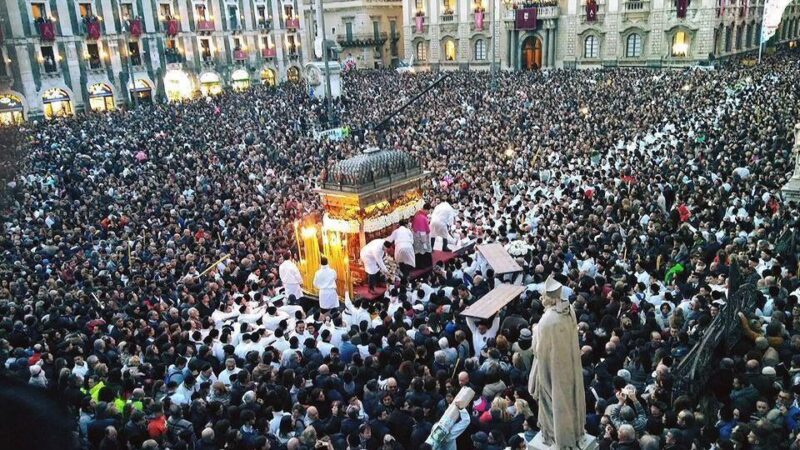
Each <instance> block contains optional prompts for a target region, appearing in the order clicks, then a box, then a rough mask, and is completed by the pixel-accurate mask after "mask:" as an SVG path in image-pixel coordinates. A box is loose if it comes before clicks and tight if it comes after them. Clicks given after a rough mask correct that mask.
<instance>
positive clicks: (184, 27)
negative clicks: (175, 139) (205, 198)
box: [0, 0, 305, 122]
mask: <svg viewBox="0 0 800 450" xmlns="http://www.w3.org/2000/svg"><path fill="white" fill-rule="evenodd" d="M298 6H299V5H298V4H297V0H14V1H7V2H0V17H3V18H6V20H3V21H2V22H0V31H2V34H1V35H0V36H2V37H0V60H1V61H2V64H0V121H3V122H9V121H19V120H24V119H25V118H27V117H28V116H29V115H30V116H38V115H44V116H45V117H56V116H63V115H71V114H74V113H75V112H76V111H78V110H83V109H86V110H88V109H92V110H97V111H103V110H109V109H114V108H115V107H117V106H118V105H121V104H123V103H125V102H148V101H152V100H153V99H155V98H169V99H183V98H188V97H191V96H195V95H213V94H215V93H217V92H219V91H220V90H221V89H222V88H223V87H229V88H233V89H240V88H245V87H247V86H249V85H250V84H252V83H266V84H270V85H272V84H275V83H278V82H282V81H299V80H300V79H301V77H302V62H303V60H304V57H305V55H304V52H303V38H302V37H301V34H302V33H301V31H302V29H303V23H302V17H301V16H302V15H301V14H299V10H298Z"/></svg>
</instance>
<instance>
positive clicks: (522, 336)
mask: <svg viewBox="0 0 800 450" xmlns="http://www.w3.org/2000/svg"><path fill="white" fill-rule="evenodd" d="M519 340H520V341H530V340H531V330H530V329H529V328H523V329H521V330H519Z"/></svg>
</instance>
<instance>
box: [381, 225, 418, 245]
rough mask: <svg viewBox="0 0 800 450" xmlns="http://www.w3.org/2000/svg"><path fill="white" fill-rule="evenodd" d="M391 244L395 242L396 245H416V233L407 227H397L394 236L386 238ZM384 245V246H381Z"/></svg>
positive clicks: (393, 232)
mask: <svg viewBox="0 0 800 450" xmlns="http://www.w3.org/2000/svg"><path fill="white" fill-rule="evenodd" d="M386 240H387V241H389V242H394V243H395V245H397V246H401V245H412V246H413V245H414V233H412V232H411V230H409V229H408V228H406V227H402V226H401V227H397V228H396V229H395V230H394V231H392V234H390V235H389V237H388V238H386ZM381 245H382V244H381Z"/></svg>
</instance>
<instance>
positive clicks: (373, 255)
mask: <svg viewBox="0 0 800 450" xmlns="http://www.w3.org/2000/svg"><path fill="white" fill-rule="evenodd" d="M412 240H413V237H412ZM383 242H384V240H383V239H375V240H373V241H371V242H370V243H369V244H367V245H365V246H364V248H362V249H361V262H363V263H364V270H365V271H366V272H367V273H368V274H369V275H375V274H376V273H378V272H388V269H386V264H384V263H383V255H384V254H385V252H384V250H383ZM315 284H316V283H315Z"/></svg>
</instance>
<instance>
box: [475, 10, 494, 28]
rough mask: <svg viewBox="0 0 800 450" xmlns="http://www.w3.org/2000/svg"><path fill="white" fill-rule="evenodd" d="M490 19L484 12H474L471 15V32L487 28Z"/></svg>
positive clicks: (490, 21)
mask: <svg viewBox="0 0 800 450" xmlns="http://www.w3.org/2000/svg"><path fill="white" fill-rule="evenodd" d="M491 23H492V19H491V18H490V16H489V14H488V13H487V12H485V11H476V12H473V13H472V27H471V28H472V31H483V30H486V29H488V28H489V24H491Z"/></svg>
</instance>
